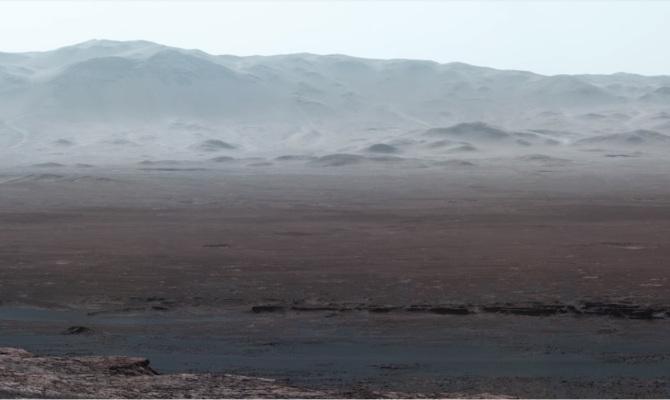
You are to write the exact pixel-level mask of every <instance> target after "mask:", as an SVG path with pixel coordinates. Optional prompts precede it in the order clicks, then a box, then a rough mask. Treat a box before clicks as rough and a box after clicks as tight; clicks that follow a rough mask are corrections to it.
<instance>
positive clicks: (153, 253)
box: [0, 159, 670, 397]
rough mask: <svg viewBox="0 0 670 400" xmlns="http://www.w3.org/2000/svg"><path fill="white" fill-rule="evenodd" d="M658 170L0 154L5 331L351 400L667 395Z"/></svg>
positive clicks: (45, 346)
mask: <svg viewBox="0 0 670 400" xmlns="http://www.w3.org/2000/svg"><path fill="white" fill-rule="evenodd" d="M667 171H670V163H667V162H665V161H658V160H646V161H645V160H618V159H617V160H611V161H603V162H600V163H594V164H588V165H572V166H560V167H555V168H554V167H552V166H537V165H532V166H527V165H516V164H515V165H506V164H500V165H497V164H495V163H492V164H491V165H488V166H477V167H473V168H468V167H459V168H443V169H435V168H427V169H420V168H416V169H402V168H377V169H364V168H359V167H343V168H336V167H335V168H323V169H317V168H314V169H306V168H296V169H290V168H287V169H275V168H273V167H271V166H270V167H268V166H266V167H263V166H261V167H258V168H253V167H245V168H233V167H231V168H223V167H219V168H216V169H208V168H200V167H190V168H186V167H185V168H156V169H148V168H135V167H133V166H125V167H106V168H102V167H86V168H84V167H81V168H80V167H58V168H51V169H45V168H41V169H40V168H4V169H3V170H2V171H0V346H1V347H20V348H25V349H27V350H28V351H31V352H33V353H36V354H41V355H129V356H142V357H148V358H149V359H150V360H151V362H152V366H153V368H155V369H156V370H158V371H159V372H166V373H168V372H184V371H194V372H213V373H217V372H225V373H236V374H243V375H253V376H260V377H273V378H277V379H279V380H281V381H282V382H287V383H288V384H291V385H295V386H301V387H306V388H315V389H327V390H335V391H336V392H337V393H341V394H342V395H343V396H347V395H351V396H358V397H360V396H366V394H371V395H372V394H374V393H381V392H397V393H404V394H407V395H411V396H419V395H428V396H438V395H439V396H448V395H449V394H451V393H458V394H460V395H461V396H464V395H465V396H467V395H476V394H478V393H493V394H497V395H505V396H521V397H670V341H668V340H667V338H668V337H670V314H669V312H670V281H669V278H670V263H669V261H668V260H670V174H668V173H667ZM72 327H84V328H86V329H76V328H75V329H70V330H69V331H68V329H69V328H72Z"/></svg>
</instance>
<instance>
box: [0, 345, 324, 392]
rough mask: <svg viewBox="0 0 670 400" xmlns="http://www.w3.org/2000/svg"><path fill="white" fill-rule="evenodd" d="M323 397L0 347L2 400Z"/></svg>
mask: <svg viewBox="0 0 670 400" xmlns="http://www.w3.org/2000/svg"><path fill="white" fill-rule="evenodd" d="M16 397H29V398H40V397H46V398H77V397H79V398H187V397H196V398H203V397H204V398H212V397H215V398H241V397H244V398H287V397H290V398H319V397H321V398H323V397H332V395H329V394H328V393H326V392H320V391H315V390H308V389H299V388H295V387H290V386H285V385H282V384H279V383H277V382H275V381H274V380H272V379H262V378H250V377H245V376H238V375H227V374H221V375H212V374H197V375H196V374H174V375H161V374H158V373H156V371H154V370H153V369H151V367H150V366H149V360H147V359H144V358H134V357H37V356H35V355H33V354H31V353H29V352H27V351H25V350H22V349H14V348H0V398H16Z"/></svg>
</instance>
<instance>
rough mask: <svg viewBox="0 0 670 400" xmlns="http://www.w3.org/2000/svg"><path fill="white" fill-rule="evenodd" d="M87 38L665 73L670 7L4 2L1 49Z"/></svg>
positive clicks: (217, 50)
mask: <svg viewBox="0 0 670 400" xmlns="http://www.w3.org/2000/svg"><path fill="white" fill-rule="evenodd" d="M93 38H99V39H100V38H104V39H115V40H131V39H145V40H151V41H155V42H159V43H162V44H167V45H172V46H178V47H185V48H199V49H202V50H204V51H207V52H209V53H214V54H236V55H249V54H278V53H295V52H311V53H319V54H331V53H343V54H349V55H354V56H361V57H372V58H417V59H431V60H436V61H440V62H450V61H461V62H467V63H471V64H477V65H485V66H491V67H496V68H510V69H524V70H532V71H535V72H539V73H546V74H558V73H612V72H619V71H626V72H636V73H642V74H666V75H667V74H670V56H669V55H668V49H670V1H630V2H628V1H573V2H566V1H561V2H558V1H532V2H518V1H504V0H498V1H495V0H491V1H481V2H480V1H391V2H387V1H319V0H316V1H292V2H290V1H239V2H238V1H204V2H198V1H174V0H173V1H153V2H148V1H113V2H110V1H68V2H66V1H56V0H52V1H25V0H23V1H7V0H0V51H12V52H13V51H28V50H49V49H53V48H57V47H61V46H65V45H70V44H74V43H78V42H82V41H85V40H89V39H93Z"/></svg>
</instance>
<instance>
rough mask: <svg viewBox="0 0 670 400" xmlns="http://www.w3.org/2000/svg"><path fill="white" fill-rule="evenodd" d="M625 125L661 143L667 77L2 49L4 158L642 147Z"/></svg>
mask: <svg viewBox="0 0 670 400" xmlns="http://www.w3.org/2000/svg"><path fill="white" fill-rule="evenodd" d="M636 131H638V134H635V135H633V136H636V137H638V136H639V137H641V138H642V139H643V140H642V141H643V142H644V141H645V140H646V141H651V142H654V143H655V141H657V140H660V142H662V143H665V142H666V140H665V137H666V134H668V133H670V76H641V75H634V74H626V73H618V74H613V75H556V76H545V75H539V74H535V73H532V72H525V71H507V70H496V69H492V68H485V67H478V66H472V65H467V64H462V63H448V64H439V63H436V62H432V61H419V60H401V59H398V60H373V59H363V58H355V57H349V56H345V55H314V54H290V55H277V56H250V57H237V56H230V55H210V54H207V53H205V52H202V51H199V50H185V49H178V48H173V47H168V46H163V45H160V44H156V43H151V42H146V41H131V42H117V41H109V40H92V41H88V42H85V43H81V44H77V45H74V46H68V47H64V48H60V49H57V50H53V51H46V52H30V53H0V146H2V147H3V148H4V149H5V152H11V151H13V152H15V153H16V152H19V151H22V152H28V151H32V152H37V153H40V152H42V153H49V152H51V153H53V152H56V153H63V154H66V153H68V152H73V153H79V154H85V153H87V152H90V153H91V154H93V153H96V152H97V153H96V154H100V153H107V154H109V153H110V152H114V151H119V152H122V153H133V152H135V153H138V154H148V155H152V154H154V153H161V154H168V155H169V154H173V153H174V154H187V153H188V154H190V153H193V154H200V155H203V156H206V155H208V154H211V153H217V154H218V153H226V152H229V153H231V154H237V153H243V154H247V155H267V154H279V153H281V154H287V153H295V152H301V153H310V154H317V155H318V154H326V153H333V152H347V153H350V152H354V153H355V152H370V151H372V152H377V153H387V154H388V153H393V154H407V155H412V156H415V155H418V154H419V153H421V154H423V153H424V152H428V153H430V154H433V153H435V152H438V153H439V152H449V151H452V153H453V151H457V149H458V148H463V146H470V147H474V148H480V147H482V148H486V147H487V146H489V147H490V146H498V145H504V146H521V147H524V146H556V145H566V144H567V145H570V144H573V143H574V144H577V143H578V142H579V144H580V145H585V144H588V143H592V144H603V143H605V144H607V143H617V144H621V143H623V144H626V143H629V144H636V143H637V144H639V143H640V141H636V140H628V139H627V136H625V135H626V132H636ZM642 131H644V132H647V133H644V134H640V133H639V132H642ZM648 132H652V133H648ZM608 135H619V136H615V137H613V138H612V140H606V139H603V136H605V137H606V136H608ZM622 135H623V136H622ZM658 135H660V136H658ZM629 136H630V135H629ZM591 138H592V139H591ZM659 138H660V139H659ZM375 145H384V146H387V147H383V146H377V147H374V146H375ZM466 148H468V147H466ZM114 149H116V150H114ZM375 149H376V150H375ZM440 154H441V153H440ZM445 154H449V153H445Z"/></svg>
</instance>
